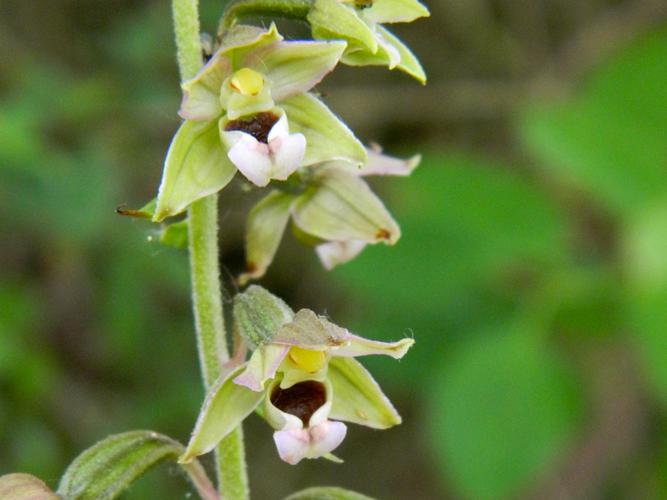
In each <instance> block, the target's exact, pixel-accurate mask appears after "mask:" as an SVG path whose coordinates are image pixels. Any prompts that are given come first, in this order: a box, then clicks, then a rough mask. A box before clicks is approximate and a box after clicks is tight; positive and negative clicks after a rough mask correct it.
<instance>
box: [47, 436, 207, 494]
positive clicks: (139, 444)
mask: <svg viewBox="0 0 667 500" xmlns="http://www.w3.org/2000/svg"><path fill="white" fill-rule="evenodd" d="M183 450H184V448H183V446H182V445H181V444H180V443H178V442H176V441H174V440H172V439H171V438H169V437H167V436H164V435H161V434H158V433H156V432H152V431H130V432H125V433H122V434H116V435H114V436H110V437H108V438H106V439H103V440H102V441H100V442H99V443H97V444H95V445H94V446H92V447H91V448H88V449H87V450H86V451H84V452H83V453H82V454H81V455H79V456H78V457H77V458H76V459H75V460H74V461H73V462H72V463H71V464H70V466H69V467H68V468H67V470H66V471H65V474H64V475H63V477H62V478H61V480H60V485H59V486H58V494H59V495H61V496H62V497H64V498H66V499H67V500H88V499H89V500H102V499H112V498H115V497H116V496H118V495H119V494H120V493H122V492H123V491H124V490H125V489H126V488H127V487H128V486H129V485H130V484H131V483H132V482H133V481H134V480H136V479H137V478H139V477H140V476H141V475H142V474H144V473H145V472H146V471H147V470H148V469H150V468H151V467H153V466H155V465H157V464H158V463H160V462H162V461H164V460H175V459H176V458H177V457H178V456H179V455H180V454H181V453H182V452H183ZM192 471H194V472H195V474H194V476H193V473H192ZM188 472H189V473H190V474H191V477H192V478H193V481H194V482H195V484H196V485H197V483H198V482H199V483H200V485H205V486H204V489H206V490H207V491H210V489H211V486H210V483H208V484H205V483H207V482H208V480H207V479H206V478H205V474H204V473H203V470H202V469H201V466H199V465H198V464H196V465H195V466H194V468H192V469H190V470H189V471H188ZM195 477H196V478H197V479H195ZM200 491H201V490H200ZM208 498H210V496H209V497H208Z"/></svg>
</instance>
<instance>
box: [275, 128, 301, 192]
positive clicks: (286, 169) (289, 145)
mask: <svg viewBox="0 0 667 500" xmlns="http://www.w3.org/2000/svg"><path fill="white" fill-rule="evenodd" d="M269 149H270V150H271V154H272V160H273V170H272V171H271V177H272V178H273V179H278V180H280V181H284V180H286V179H287V178H288V177H289V176H290V175H292V174H293V173H294V172H295V171H296V169H298V168H299V166H300V165H301V162H302V161H303V156H304V154H305V152H306V138H305V137H304V136H303V134H291V135H288V136H287V137H276V138H275V139H273V140H269Z"/></svg>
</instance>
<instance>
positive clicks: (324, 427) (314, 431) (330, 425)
mask: <svg viewBox="0 0 667 500" xmlns="http://www.w3.org/2000/svg"><path fill="white" fill-rule="evenodd" d="M309 434H310V449H309V450H308V454H307V458H319V457H321V456H323V455H326V454H327V453H331V452H332V451H333V450H335V449H336V448H338V446H339V445H340V444H341V443H342V442H343V439H345V435H346V434H347V426H346V425H345V424H344V423H342V422H332V421H331V420H325V421H324V422H322V423H321V424H319V425H316V426H315V427H311V428H310V429H309Z"/></svg>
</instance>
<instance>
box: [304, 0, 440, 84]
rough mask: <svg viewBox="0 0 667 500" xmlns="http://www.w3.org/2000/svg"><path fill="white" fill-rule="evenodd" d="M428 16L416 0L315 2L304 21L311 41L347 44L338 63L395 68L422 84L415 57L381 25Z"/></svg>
mask: <svg viewBox="0 0 667 500" xmlns="http://www.w3.org/2000/svg"><path fill="white" fill-rule="evenodd" d="M429 15H430V14H429V11H428V9H427V8H426V7H425V6H424V5H422V4H421V3H420V2H419V1H418V0H315V1H314V3H313V7H312V8H311V10H310V13H309V14H308V21H309V22H310V25H311V29H312V32H313V37H314V38H316V39H319V40H336V39H338V40H339V39H343V40H346V41H347V42H348V45H347V48H346V49H345V53H344V54H343V57H342V58H341V62H343V63H345V64H348V65H350V66H366V65H380V66H387V67H388V68H389V69H394V68H398V69H400V70H401V71H403V72H405V73H407V74H409V75H410V76H412V77H414V78H416V79H417V80H419V81H420V82H421V83H425V82H426V74H425V73H424V70H423V68H422V67H421V64H419V61H418V60H417V58H416V57H415V55H414V54H413V53H412V52H411V51H410V49H409V48H408V47H406V46H405V44H403V42H401V41H400V40H399V39H398V38H397V37H396V36H394V35H393V34H392V33H391V32H390V31H389V30H388V29H386V28H385V27H383V26H382V24H385V23H409V22H412V21H414V20H415V19H418V18H420V17H428V16H429Z"/></svg>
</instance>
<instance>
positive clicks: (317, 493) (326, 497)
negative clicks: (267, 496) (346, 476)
mask: <svg viewBox="0 0 667 500" xmlns="http://www.w3.org/2000/svg"><path fill="white" fill-rule="evenodd" d="M285 500H374V499H373V498H371V497H369V496H366V495H362V494H361V493H357V492H356V491H350V490H345V489H343V488H338V487H335V486H316V487H314V488H307V489H305V490H301V491H298V492H296V493H292V494H291V495H290V496H288V497H285Z"/></svg>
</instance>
